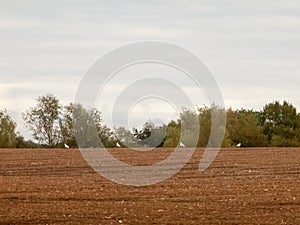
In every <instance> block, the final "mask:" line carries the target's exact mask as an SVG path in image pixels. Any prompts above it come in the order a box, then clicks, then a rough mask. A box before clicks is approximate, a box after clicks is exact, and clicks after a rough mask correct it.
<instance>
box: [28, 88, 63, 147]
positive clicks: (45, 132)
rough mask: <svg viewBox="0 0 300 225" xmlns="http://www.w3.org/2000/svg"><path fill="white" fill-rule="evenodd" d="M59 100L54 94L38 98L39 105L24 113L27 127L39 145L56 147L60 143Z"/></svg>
mask: <svg viewBox="0 0 300 225" xmlns="http://www.w3.org/2000/svg"><path fill="white" fill-rule="evenodd" d="M60 109H61V106H60V104H59V100H58V99H57V98H56V97H55V96H54V95H52V94H47V95H43V96H40V97H38V98H37V105H36V106H35V107H33V108H30V109H29V110H27V111H26V112H25V113H23V119H24V121H25V123H26V125H27V126H28V127H29V129H30V130H31V131H32V133H33V138H34V139H35V140H37V141H38V142H39V143H41V144H44V145H47V146H49V147H54V146H56V145H57V144H58V143H59V142H60V137H61V136H60V129H59V113H60Z"/></svg>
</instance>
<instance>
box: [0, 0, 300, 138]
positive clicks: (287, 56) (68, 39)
mask: <svg viewBox="0 0 300 225" xmlns="http://www.w3.org/2000/svg"><path fill="white" fill-rule="evenodd" d="M144 40H159V41H164V42H169V43H174V44H176V45H179V46H181V47H184V48H186V49H188V50H190V51H191V52H193V53H194V54H196V55H197V56H199V57H200V58H201V60H202V61H203V62H204V63H205V64H206V65H207V66H208V67H209V69H210V71H211V72H212V74H213V75H214V77H215V79H216V81H217V83H218V85H219V88H220V90H221V92H222V95H223V98H224V102H225V106H226V107H227V108H229V107H232V108H234V109H237V108H248V109H254V110H261V109H262V108H263V106H264V105H265V104H266V103H269V102H272V101H274V100H281V101H282V100H287V101H289V102H291V103H292V104H293V105H294V106H295V107H296V108H297V109H298V111H299V110H300V95H299V84H300V63H299V62H300V2H299V1H297V0H294V1H291V0H286V1H277V0H274V1H272V0H271V1H258V0H251V1H230V0H229V1H223V0H217V1H208V0H207V1H201V0H200V1H199V0H190V1H183V0H181V1H177V0H175V1H164V0H160V1H155V0H154V1H144V0H141V1H128V0H125V1H114V0H113V1H101V0H100V1H83V0H81V1H79V0H74V1H67V0H65V1H56V0H52V1H33V0H28V1H21V0H20V1H15V0H11V1H2V2H1V7H0V102H1V105H0V108H1V109H3V108H5V109H7V110H8V113H9V114H10V115H11V116H12V118H13V119H14V120H15V121H16V122H17V124H18V130H19V131H20V132H21V134H23V135H24V136H25V137H27V138H29V137H30V134H29V132H28V131H27V129H26V128H25V126H24V124H23V120H22V117H21V113H22V112H24V111H25V110H26V109H28V108H29V107H32V106H34V105H35V104H36V101H35V99H36V98H37V97H38V96H40V95H44V94H47V93H52V94H54V95H55V96H56V97H57V98H58V99H59V100H60V101H61V103H62V104H67V103H69V102H72V101H74V99H75V95H76V91H77V89H78V86H79V84H80V81H81V80H82V78H83V77H84V75H85V74H86V72H87V71H88V69H89V68H90V67H91V66H92V65H93V64H94V63H95V62H96V61H97V60H98V59H99V58H100V57H101V56H103V55H105V54H106V53H108V52H109V51H111V50H112V49H115V48H117V47H118V46H122V45H125V44H128V43H132V42H137V41H144ZM147 73H148V75H149V73H150V74H152V75H153V74H155V75H157V74H162V73H163V74H165V75H167V76H170V74H172V75H174V74H177V75H174V77H172V81H174V82H175V83H177V84H178V83H180V84H181V89H182V90H184V91H186V92H187V93H188V96H190V98H191V99H192V100H193V103H194V104H195V105H198V106H201V105H204V104H208V103H207V99H205V95H204V94H203V93H202V92H201V91H199V88H197V87H196V86H195V85H194V86H193V85H189V81H186V82H183V81H182V79H184V74H180V73H179V72H178V71H175V70H174V69H172V68H162V67H161V66H160V65H152V69H149V65H144V67H143V66H140V65H137V66H135V67H133V68H128V69H127V70H126V69H125V70H124V71H120V73H119V74H118V75H116V76H115V77H114V79H111V82H110V83H108V84H107V85H106V86H105V90H106V91H105V92H104V93H103V95H102V96H100V97H99V101H98V102H97V104H98V106H99V107H100V110H101V111H102V112H103V118H104V120H105V122H106V123H108V124H109V125H111V126H112V125H120V124H115V121H111V117H110V116H109V115H108V114H109V113H110V112H111V110H112V109H113V107H114V102H115V101H116V95H117V93H120V90H124V88H126V86H128V84H129V83H128V82H129V78H130V77H131V81H132V82H133V81H134V80H135V79H138V78H139V77H138V76H139V75H141V76H143V75H144V76H145V74H147ZM136 74H138V75H136ZM142 74H143V75H142ZM135 75H136V76H137V77H134V76H135ZM144 84H145V82H144ZM151 85H152V86H153V87H155V86H157V85H158V84H157V83H155V82H152V83H151V82H149V83H147V88H149V87H150V88H151ZM161 88H163V85H161ZM116 90H118V91H119V92H117V91H116ZM174 93H175V92H174ZM125 99H126V98H125ZM119 109H121V108H120V107H119ZM118 113H119V114H124V113H128V112H122V110H121V111H118V112H117V113H116V117H118ZM176 115H178V111H176V110H175V109H174V105H172V102H170V101H168V100H166V99H163V98H156V97H152V98H148V99H144V100H143V99H142V96H141V99H140V101H138V102H135V103H133V105H132V107H131V108H130V113H129V114H128V118H129V122H128V123H130V125H129V126H134V125H138V124H140V123H141V122H142V121H144V120H145V119H146V118H149V117H151V118H152V119H157V118H159V117H161V118H160V120H161V121H167V120H169V119H172V118H175V117H176ZM116 121H117V119H116Z"/></svg>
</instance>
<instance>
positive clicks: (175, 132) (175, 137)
mask: <svg viewBox="0 0 300 225" xmlns="http://www.w3.org/2000/svg"><path fill="white" fill-rule="evenodd" d="M180 133H181V126H180V121H178V122H176V121H171V122H170V123H169V124H168V126H167V131H166V139H165V142H164V147H165V148H175V147H176V146H178V144H179V139H180Z"/></svg>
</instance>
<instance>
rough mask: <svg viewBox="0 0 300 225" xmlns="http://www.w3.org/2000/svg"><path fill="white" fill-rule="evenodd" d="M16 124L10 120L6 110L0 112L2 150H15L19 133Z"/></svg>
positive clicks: (0, 143)
mask: <svg viewBox="0 0 300 225" xmlns="http://www.w3.org/2000/svg"><path fill="white" fill-rule="evenodd" d="M15 129H16V123H15V122H14V121H13V120H12V119H11V118H10V116H9V115H8V114H7V111H6V110H1V111H0V148H15V147H17V146H16V141H17V133H16V131H15Z"/></svg>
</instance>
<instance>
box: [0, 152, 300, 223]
mask: <svg viewBox="0 0 300 225" xmlns="http://www.w3.org/2000/svg"><path fill="white" fill-rule="evenodd" d="M111 152H112V154H113V155H114V156H115V157H116V158H118V159H121V160H122V161H125V162H128V163H131V164H139V163H140V162H141V161H142V160H144V164H145V165H148V164H149V162H151V163H153V162H156V161H157V159H163V158H166V157H167V156H168V155H169V154H170V149H160V150H156V151H155V152H154V153H155V154H154V153H148V154H147V155H146V157H145V154H140V153H139V154H134V153H133V152H131V151H126V150H124V149H112V150H111ZM202 153H203V149H198V150H197V151H196V152H195V154H194V155H193V158H192V159H191V160H190V161H189V162H188V164H187V165H186V166H185V167H184V169H183V170H181V171H180V172H179V173H177V174H176V175H175V176H173V177H172V178H170V179H168V180H166V181H164V182H161V183H158V184H155V185H151V186H145V187H133V186H124V185H120V184H116V183H113V182H111V181H109V180H107V179H105V178H103V177H102V176H100V175H98V174H97V173H95V172H94V171H93V170H92V169H91V168H90V167H89V166H88V165H87V163H86V162H85V161H84V159H83V158H82V156H81V154H80V152H79V150H77V149H71V150H67V149H22V150H21V149H0V224H300V148H253V149H244V148H241V149H222V150H221V151H220V152H219V154H218V156H217V158H216V160H215V161H214V162H213V163H212V164H211V166H210V167H209V168H208V169H207V170H206V171H204V172H199V171H198V170H197V169H198V164H199V160H200V159H201V156H202ZM141 179H142V178H141Z"/></svg>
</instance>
